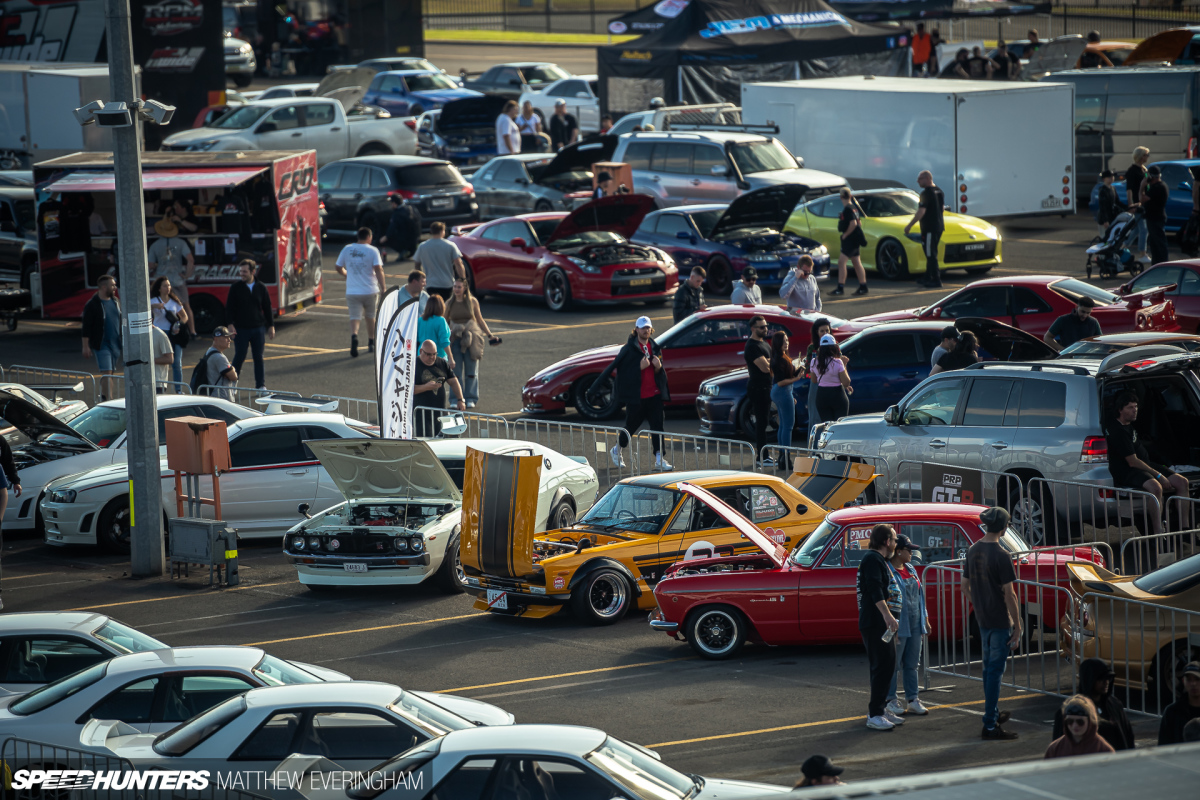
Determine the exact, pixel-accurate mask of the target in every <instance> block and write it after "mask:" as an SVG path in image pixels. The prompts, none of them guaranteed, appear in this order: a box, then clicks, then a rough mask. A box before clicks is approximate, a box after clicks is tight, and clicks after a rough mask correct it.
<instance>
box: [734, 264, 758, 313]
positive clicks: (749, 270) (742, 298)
mask: <svg viewBox="0 0 1200 800" xmlns="http://www.w3.org/2000/svg"><path fill="white" fill-rule="evenodd" d="M729 302H730V303H733V304H734V305H742V304H745V305H752V306H757V305H760V304H761V303H762V289H761V288H759V286H758V270H756V269H755V268H754V267H746V268H745V269H744V270H742V279H741V280H740V281H738V282H737V283H735V284H734V285H733V292H732V293H731V294H730V295H729Z"/></svg>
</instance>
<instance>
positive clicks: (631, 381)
mask: <svg viewBox="0 0 1200 800" xmlns="http://www.w3.org/2000/svg"><path fill="white" fill-rule="evenodd" d="M650 352H651V353H653V354H654V355H656V356H658V357H659V358H660V359H661V358H662V348H661V347H659V346H658V342H656V341H654V340H653V339H651V340H650ZM645 355H646V354H645V353H644V352H643V351H642V348H641V347H639V346H638V337H637V334H636V333H631V334H629V338H628V339H627V340H626V341H625V345H624V346H623V347H622V348H621V352H619V353H617V357H616V358H614V359H613V360H612V363H610V364H609V365H608V366H607V367H606V368H605V369H604V372H601V373H600V376H599V377H598V378H596V380H595V382H594V383H593V384H592V386H591V388H590V389H588V394H591V393H593V392H595V391H596V390H598V389H599V388H600V387H601V386H602V385H603V384H604V381H605V380H607V379H608V376H609V375H611V374H612V373H613V372H614V371H615V372H616V373H617V385H616V392H617V399H618V400H620V401H621V402H622V403H624V404H626V405H637V404H638V403H641V402H642V358H643V357H644V356H645ZM654 384H655V385H656V386H657V387H658V393H659V395H661V396H662V399H663V402H666V403H669V402H671V391H670V389H668V388H667V372H666V365H665V364H664V365H663V369H660V370H658V371H657V372H655V373H654Z"/></svg>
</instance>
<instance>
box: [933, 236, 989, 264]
mask: <svg viewBox="0 0 1200 800" xmlns="http://www.w3.org/2000/svg"><path fill="white" fill-rule="evenodd" d="M995 257H996V242H995V240H992V239H989V240H988V241H986V242H960V243H958V244H947V245H946V256H945V258H944V259H943V262H944V263H946V264H954V263H960V264H961V263H963V262H964V261H984V260H986V259H989V258H995Z"/></svg>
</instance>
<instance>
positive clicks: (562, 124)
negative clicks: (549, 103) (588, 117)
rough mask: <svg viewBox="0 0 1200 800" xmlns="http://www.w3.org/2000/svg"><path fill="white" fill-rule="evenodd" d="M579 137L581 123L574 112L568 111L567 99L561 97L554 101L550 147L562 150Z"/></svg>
mask: <svg viewBox="0 0 1200 800" xmlns="http://www.w3.org/2000/svg"><path fill="white" fill-rule="evenodd" d="M578 139H579V123H578V122H577V121H576V120H575V116H574V115H573V114H568V113H567V101H566V100H564V99H562V98H561V97H560V98H558V99H557V100H555V101H554V115H553V116H552V117H550V147H551V148H552V149H554V150H562V149H563V148H564V147H566V146H567V145H571V144H575V142H576V140H578Z"/></svg>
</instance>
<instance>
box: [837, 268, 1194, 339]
mask: <svg viewBox="0 0 1200 800" xmlns="http://www.w3.org/2000/svg"><path fill="white" fill-rule="evenodd" d="M1082 297H1090V298H1092V300H1094V301H1095V302H1096V307H1095V308H1094V309H1093V310H1092V316H1093V317H1095V318H1096V321H1097V322H1099V323H1100V330H1101V331H1102V332H1104V333H1124V332H1125V331H1175V330H1178V329H1179V324H1178V323H1177V322H1176V320H1175V304H1174V303H1172V302H1171V301H1170V300H1167V299H1166V298H1165V297H1164V293H1163V288H1162V287H1156V288H1150V289H1147V290H1146V291H1143V292H1137V293H1136V294H1128V295H1125V296H1124V297H1121V296H1118V295H1116V294H1113V293H1112V292H1110V291H1108V290H1107V289H1101V288H1100V287H1098V286H1094V285H1092V284H1090V283H1086V282H1084V281H1081V280H1078V279H1076V278H1064V277H1062V276H1061V275H1029V276H1024V277H1017V278H987V279H985V280H981V281H975V282H974V283H971V284H969V285H967V286H964V287H963V288H961V289H959V290H958V291H957V292H952V293H951V294H949V295H947V296H946V297H944V298H943V299H941V300H938V301H936V302H934V303H931V304H930V305H927V306H925V307H923V308H909V309H905V310H903V311H890V312H887V313H885V314H872V315H870V316H867V317H858V318H856V319H852V320H850V325H849V326H848V327H852V328H854V332H855V333H857V332H858V331H859V330H862V329H863V328H866V327H868V326H870V325H875V324H877V323H880V322H890V321H892V320H898V319H923V320H935V319H957V318H959V317H988V318H990V319H994V320H996V321H998V322H1003V323H1005V324H1006V325H1012V326H1013V327H1014V328H1020V329H1021V330H1023V331H1025V332H1027V333H1032V334H1033V335H1034V336H1037V337H1039V338H1040V337H1043V336H1045V335H1046V331H1048V330H1050V326H1051V325H1052V324H1053V323H1054V320H1056V319H1058V318H1059V317H1061V316H1062V315H1063V314H1069V313H1071V311H1072V310H1074V308H1075V305H1076V304H1077V303H1078V302H1079V299H1080V298H1082Z"/></svg>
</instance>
